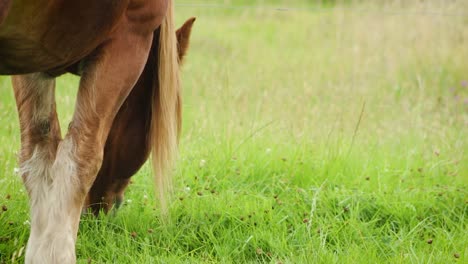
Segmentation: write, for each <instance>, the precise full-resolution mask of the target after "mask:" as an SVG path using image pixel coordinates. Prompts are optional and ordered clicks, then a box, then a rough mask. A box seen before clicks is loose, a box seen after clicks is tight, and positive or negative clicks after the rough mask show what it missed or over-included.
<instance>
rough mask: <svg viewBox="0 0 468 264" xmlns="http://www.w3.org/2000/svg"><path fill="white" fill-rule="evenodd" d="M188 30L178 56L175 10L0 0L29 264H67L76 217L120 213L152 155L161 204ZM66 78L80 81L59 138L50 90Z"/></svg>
mask: <svg viewBox="0 0 468 264" xmlns="http://www.w3.org/2000/svg"><path fill="white" fill-rule="evenodd" d="M192 23H193V20H191V21H188V22H187V23H186V24H185V26H184V27H182V28H181V30H179V31H178V33H177V35H178V38H179V41H181V43H180V45H179V48H178V46H177V37H176V34H175V29H174V26H173V1H172V0H121V1H114V0H101V1H91V0H80V1H65V0H0V74H7V75H15V76H13V78H12V79H13V88H14V92H15V99H16V102H17V108H18V113H19V120H20V129H21V152H20V168H21V170H20V172H21V175H22V178H23V181H24V184H25V187H26V189H27V191H28V194H29V198H30V207H31V233H30V237H29V240H28V246H27V250H26V262H27V263H74V262H75V261H76V257H75V242H76V235H77V231H78V224H79V220H80V214H81V210H82V208H83V207H86V206H91V208H92V209H93V210H94V211H96V210H98V209H99V208H104V209H105V210H108V208H109V207H110V206H111V204H112V203H113V202H114V201H117V202H118V201H119V200H120V199H121V197H122V193H123V190H124V189H125V186H126V185H127V182H128V178H129V177H130V176H131V175H132V174H134V173H135V172H136V171H137V170H138V169H139V168H140V167H141V165H142V164H143V163H144V162H145V161H146V159H147V158H148V153H149V152H150V149H151V150H152V156H153V167H154V169H155V179H156V181H157V183H158V187H159V193H160V197H161V199H162V198H163V197H164V196H163V194H164V191H165V189H166V186H168V184H169V182H168V181H169V178H168V177H166V175H167V174H168V173H167V170H168V169H169V168H170V166H171V164H172V161H173V157H174V155H175V152H176V149H177V138H178V134H179V131H180V119H181V102H180V88H179V58H178V51H179V54H184V53H185V48H186V47H187V45H188V43H187V41H188V34H189V33H190V27H191V24H192ZM65 72H73V73H78V74H80V75H81V81H80V85H79V90H78V95H77V101H76V106H75V113H74V116H73V119H72V121H71V123H70V124H69V127H68V132H67V134H66V135H65V137H64V138H62V136H61V132H60V126H59V122H58V119H57V113H56V107H55V97H54V91H55V77H57V76H59V75H61V74H63V73H65ZM98 174H99V176H98ZM162 201H163V202H164V200H163V199H162ZM85 202H86V203H85Z"/></svg>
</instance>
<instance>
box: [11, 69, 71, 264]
mask: <svg viewBox="0 0 468 264" xmlns="http://www.w3.org/2000/svg"><path fill="white" fill-rule="evenodd" d="M12 80H13V88H14V91H15V99H16V104H17V108H18V114H19V120H20V129H21V151H20V155H19V159H20V168H21V170H20V172H21V176H22V178H23V182H24V184H25V187H26V189H27V191H28V194H29V198H30V207H31V233H30V237H29V241H28V247H27V250H26V252H27V253H26V262H28V263H31V262H40V261H39V260H36V259H35V255H36V252H37V251H38V250H40V248H41V245H42V244H43V242H44V239H45V237H44V234H46V233H50V232H53V230H56V228H57V224H60V223H59V222H57V221H56V219H57V217H55V215H56V214H62V213H63V212H62V211H61V210H51V211H49V209H50V208H55V209H57V208H60V206H59V205H58V204H61V203H62V200H61V193H62V192H63V191H64V190H65V189H63V188H65V187H67V186H66V185H65V184H64V182H65V183H66V182H67V181H68V180H69V179H68V178H63V177H56V176H57V175H54V174H52V168H53V167H54V160H55V157H56V151H57V146H58V144H59V141H60V139H61V135H60V126H59V122H58V119H57V113H56V110H55V98H54V92H55V91H54V90H55V79H53V78H50V77H48V76H47V75H46V74H43V73H34V74H28V75H18V76H14V77H13V78H12ZM43 212H49V213H50V217H43ZM65 213H66V212H65ZM66 243H68V244H71V245H73V244H74V241H73V240H66V241H62V242H61V245H66ZM57 250H58V251H59V250H60V248H58V249H56V250H55V249H54V250H51V252H50V254H54V255H57V256H56V257H57V258H60V259H67V258H73V257H74V255H73V256H68V257H66V256H58V255H59V254H60V253H57V252H56V251H57ZM71 254H74V252H72V253H71Z"/></svg>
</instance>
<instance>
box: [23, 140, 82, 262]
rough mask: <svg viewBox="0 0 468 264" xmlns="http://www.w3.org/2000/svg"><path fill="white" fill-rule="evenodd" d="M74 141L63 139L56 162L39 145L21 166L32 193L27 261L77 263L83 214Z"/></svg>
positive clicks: (26, 183) (30, 193)
mask: <svg viewBox="0 0 468 264" xmlns="http://www.w3.org/2000/svg"><path fill="white" fill-rule="evenodd" d="M73 149H74V148H73V142H72V140H71V139H70V138H67V139H65V140H63V141H62V142H60V144H59V146H58V149H57V155H56V158H55V161H53V162H52V159H51V158H50V157H48V153H47V151H46V150H44V149H39V148H36V150H35V151H34V154H33V156H32V157H31V159H29V160H28V161H26V162H24V163H23V164H22V166H21V173H22V174H24V175H25V185H26V186H27V188H28V191H29V195H30V206H31V234H30V237H29V241H28V246H27V250H26V263H40V264H42V263H75V261H76V259H75V258H76V257H75V240H76V233H77V227H78V226H77V225H78V222H79V217H80V209H81V208H80V206H79V205H78V206H77V205H76V195H77V193H78V188H79V181H78V178H77V174H76V163H75V161H74V160H73Z"/></svg>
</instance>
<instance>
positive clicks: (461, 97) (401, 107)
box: [0, 1, 468, 263]
mask: <svg viewBox="0 0 468 264" xmlns="http://www.w3.org/2000/svg"><path fill="white" fill-rule="evenodd" d="M228 2H229V3H233V4H245V3H247V2H242V1H226V3H228ZM265 2H266V1H264V2H263V4H265ZM312 2H313V1H309V3H312ZM337 2H339V1H337ZM343 2H346V1H343ZM411 2H413V1H411ZM274 3H275V4H279V5H287V3H289V2H288V1H277V2H274ZM285 3H286V4H285ZM291 3H292V2H291ZM294 3H295V4H297V5H300V6H304V5H307V1H297V2H294ZM441 3H442V2H439V1H425V2H422V3H417V4H416V3H412V4H408V2H406V1H405V3H404V5H403V4H399V3H393V4H387V5H385V6H376V5H367V4H363V3H354V4H347V5H346V8H341V7H343V6H342V5H341V4H337V7H336V8H329V9H325V10H322V11H312V9H309V10H304V11H300V10H295V11H289V12H278V11H274V10H271V9H230V10H219V9H214V8H212V9H206V8H198V7H187V6H179V7H178V9H177V12H176V14H177V18H178V24H180V23H182V22H183V20H184V19H185V18H188V17H189V16H197V17H198V20H197V22H196V24H195V28H194V31H193V36H192V42H191V50H190V52H189V55H188V58H187V62H186V63H185V65H184V69H183V84H184V112H185V119H184V131H183V136H182V140H181V146H180V148H181V151H180V160H179V163H178V166H177V169H176V171H175V192H174V199H173V203H172V205H171V207H170V210H169V214H170V219H169V221H167V222H165V223H163V221H162V220H161V218H160V214H159V210H158V209H155V206H156V202H155V201H154V195H153V188H152V186H151V179H152V177H151V171H150V169H149V167H144V168H143V169H142V170H141V171H140V172H139V173H138V174H137V175H136V176H135V177H134V178H133V179H134V180H133V181H134V183H133V184H132V185H131V186H130V187H129V189H128V192H127V196H126V199H127V200H126V203H125V205H124V207H123V208H122V209H121V210H120V211H118V213H117V214H116V215H113V216H100V217H98V218H94V217H84V218H83V219H82V221H81V226H80V231H79V235H78V237H79V238H78V242H77V254H78V258H79V260H78V262H79V263H89V260H91V261H92V263H161V262H164V263H257V262H260V263H262V262H265V263H466V262H467V261H468V235H467V225H468V219H467V214H468V189H467V185H468V159H467V156H466V151H467V150H468V142H467V136H468V101H467V100H468V85H467V82H468V63H467V58H468V19H467V18H466V17H464V16H450V15H434V14H430V15H425V14H424V12H425V10H426V11H427V10H438V11H440V12H445V13H463V12H465V14H466V13H468V6H467V5H466V3H462V1H458V2H456V1H454V2H453V3H452V2H451V3H452V4H443V5H442V4H441ZM439 4H440V5H439ZM363 10H367V11H363ZM76 86H77V79H76V78H74V77H72V76H68V75H67V76H64V77H62V78H60V79H59V81H58V85H57V87H58V95H57V100H58V104H59V113H60V118H61V120H63V121H62V122H63V123H64V124H66V122H68V121H69V120H70V117H71V114H72V111H73V107H72V105H73V101H74V95H75V93H76ZM15 111H16V110H15V103H14V99H13V93H12V89H11V87H10V82H9V79H7V78H3V77H2V78H0V120H1V126H0V206H2V205H5V206H6V208H7V209H8V210H7V211H4V212H1V213H0V263H10V262H13V263H18V262H22V261H23V258H24V250H22V248H23V247H24V246H25V244H26V242H27V237H28V233H29V225H28V222H27V221H28V218H29V215H28V203H27V195H26V193H25V191H24V188H23V186H22V183H21V181H20V179H19V178H18V177H17V176H16V175H15V173H14V168H15V167H17V163H16V153H17V150H18V149H19V131H18V121H17V115H16V112H15ZM63 127H66V125H63ZM7 194H8V195H9V198H8V199H7V198H6V197H7ZM20 251H21V252H22V253H21V254H19V252H20Z"/></svg>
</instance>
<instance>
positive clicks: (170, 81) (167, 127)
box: [150, 1, 182, 212]
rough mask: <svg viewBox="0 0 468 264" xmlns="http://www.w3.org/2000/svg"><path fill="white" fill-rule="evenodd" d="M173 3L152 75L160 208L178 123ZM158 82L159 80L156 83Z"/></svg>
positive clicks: (168, 183) (167, 188)
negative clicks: (156, 76)
mask: <svg viewBox="0 0 468 264" xmlns="http://www.w3.org/2000/svg"><path fill="white" fill-rule="evenodd" d="M173 5H174V3H173V1H169V6H168V9H167V14H166V17H165V19H164V21H163V22H162V24H161V27H160V35H159V36H160V37H159V56H158V57H159V63H158V78H154V82H155V83H153V85H154V86H156V85H157V86H159V90H158V89H153V99H154V100H153V106H152V115H151V116H152V117H151V118H152V121H151V131H150V142H151V145H152V165H153V170H154V177H155V183H156V188H157V193H158V195H159V200H160V204H161V209H162V211H163V212H166V210H167V195H170V192H171V189H172V180H171V172H170V170H171V168H172V166H173V164H174V160H175V158H176V154H177V145H178V137H179V132H180V126H181V119H182V114H181V98H180V92H181V91H180V79H179V60H178V54H177V39H176V35H175V34H174V32H175V26H174V6H173ZM156 82H159V83H156Z"/></svg>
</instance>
